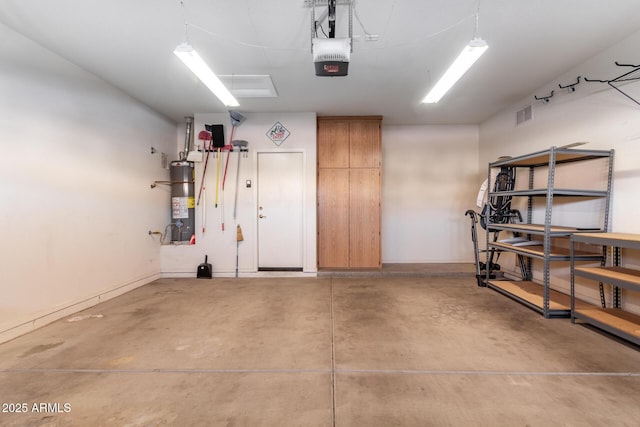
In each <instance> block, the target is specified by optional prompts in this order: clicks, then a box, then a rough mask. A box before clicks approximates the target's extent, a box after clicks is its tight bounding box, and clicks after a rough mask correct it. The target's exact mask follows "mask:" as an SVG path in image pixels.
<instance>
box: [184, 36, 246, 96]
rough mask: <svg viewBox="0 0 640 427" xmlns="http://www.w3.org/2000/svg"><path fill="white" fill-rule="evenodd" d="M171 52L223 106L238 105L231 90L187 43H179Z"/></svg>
mask: <svg viewBox="0 0 640 427" xmlns="http://www.w3.org/2000/svg"><path fill="white" fill-rule="evenodd" d="M173 53H175V55H176V56H177V57H178V58H180V60H181V61H182V62H184V65H186V66H187V67H189V69H190V70H191V71H192V72H193V74H195V75H196V76H197V77H198V78H199V79H200V81H201V82H202V83H204V84H205V85H206V86H207V87H208V88H209V90H210V91H211V92H213V94H214V95H215V96H217V97H218V99H219V100H220V101H221V102H222V103H223V104H224V105H225V106H227V107H238V106H240V104H238V101H237V100H236V99H235V98H234V97H233V95H232V94H231V92H229V90H228V89H227V88H226V87H225V86H224V85H223V84H222V82H221V81H220V79H219V78H218V77H217V76H216V75H215V74H214V73H213V71H211V68H209V66H208V65H207V64H206V63H205V62H204V61H203V60H202V58H201V57H200V55H198V52H196V51H195V49H194V48H193V47H191V45H190V44H189V43H181V44H179V45H178V47H176V50H174V51H173Z"/></svg>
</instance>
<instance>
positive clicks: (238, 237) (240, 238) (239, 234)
mask: <svg viewBox="0 0 640 427" xmlns="http://www.w3.org/2000/svg"><path fill="white" fill-rule="evenodd" d="M243 240H244V237H243V236H242V228H240V224H238V225H237V226H236V277H238V258H239V257H238V252H239V247H240V242H242V241H243Z"/></svg>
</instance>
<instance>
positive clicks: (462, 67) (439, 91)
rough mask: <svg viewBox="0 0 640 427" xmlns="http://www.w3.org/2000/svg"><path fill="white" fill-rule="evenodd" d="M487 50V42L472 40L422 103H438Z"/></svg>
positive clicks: (477, 39)
mask: <svg viewBox="0 0 640 427" xmlns="http://www.w3.org/2000/svg"><path fill="white" fill-rule="evenodd" d="M488 48H489V46H488V45H487V42H485V41H484V40H482V39H479V38H474V39H473V40H471V41H470V42H469V44H468V45H466V46H465V48H464V49H462V52H461V53H460V55H458V58H456V60H455V61H453V64H451V66H450V67H449V69H448V70H447V72H446V73H444V76H442V78H440V80H438V83H436V85H435V86H434V87H433V88H431V90H430V91H429V93H428V94H427V96H425V97H424V99H423V100H422V102H423V103H425V104H435V103H436V102H438V101H440V98H442V97H443V96H444V94H445V93H447V91H448V90H449V89H451V88H452V87H453V85H454V84H456V82H457V81H458V80H459V79H460V77H462V76H463V75H464V73H466V72H467V70H468V69H469V68H471V66H472V65H473V64H474V62H476V61H477V60H478V58H480V56H482V54H483V53H484V51H485V50H487V49H488Z"/></svg>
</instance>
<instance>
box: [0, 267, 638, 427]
mask: <svg viewBox="0 0 640 427" xmlns="http://www.w3.org/2000/svg"><path fill="white" fill-rule="evenodd" d="M0 400H1V401H2V405H3V407H2V413H0V425H19V426H22V425H33V426H41V425H45V426H50V425H51V426H57V425H64V426H97V425H103V426H107V425H109V426H125V425H126V426H151V425H153V426H158V425H181V426H199V425H202V426H279V427H280V426H333V425H335V426H385V427H386V426H448V425H453V426H469V425H474V426H500V425H502V426H525V425H526V426H550V425H572V426H586V425H588V426H607V427H610V426H636V425H637V423H638V420H639V419H640V351H638V348H637V347H632V346H630V345H627V344H625V343H623V342H619V341H617V340H616V339H613V338H612V337H610V336H605V335H603V334H602V333H600V332H598V331H596V330H593V329H590V328H588V327H586V326H582V325H573V324H571V322H570V321H569V320H567V319H554V320H545V319H544V318H542V317H541V316H540V315H538V314H536V313H534V312H533V311H531V310H529V309H527V308H525V307H524V306H521V305H519V304H518V303H516V302H514V301H512V300H509V299H507V298H505V297H503V296H501V295H499V294H497V293H495V292H493V291H491V290H489V289H486V288H478V287H477V286H476V285H475V278H474V277H473V276H472V275H461V276H459V277H428V276H423V277H334V276H328V277H319V278H287V279H276V278H269V279H232V278H230V279H214V280H206V279H205V280H203V279H200V280H198V279H162V280H159V281H156V282H154V283H151V284H149V285H146V286H144V287H141V288H139V289H137V290H135V291H132V292H130V293H128V294H126V295H123V296H120V297H118V298H116V299H113V300H111V301H108V302H105V303H103V304H100V305H98V306H96V307H93V308H91V309H89V310H86V311H84V312H81V313H78V314H77V315H75V316H72V317H69V318H66V319H63V320H60V321H58V322H56V323H53V324H51V325H49V326H47V327H44V328H42V329H39V330H36V331H35V332H32V333H30V334H28V335H25V336H22V337H20V338H17V339H15V340H13V341H10V342H8V343H4V344H2V345H0ZM23 404H24V405H23ZM42 404H44V405H42ZM20 409H24V410H26V412H22V413H15V412H16V411H17V410H20Z"/></svg>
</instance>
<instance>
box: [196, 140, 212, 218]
mask: <svg viewBox="0 0 640 427" xmlns="http://www.w3.org/2000/svg"><path fill="white" fill-rule="evenodd" d="M198 139H201V140H202V146H203V147H204V150H205V151H206V152H207V158H206V160H205V161H204V168H203V169H202V180H201V181H200V191H199V192H198V203H196V205H198V206H200V197H201V196H202V190H203V189H204V187H205V180H204V177H205V175H206V173H207V165H208V164H209V153H210V151H211V147H210V144H211V142H210V141H211V133H210V132H209V131H206V130H203V131H200V134H198ZM207 143H209V144H207Z"/></svg>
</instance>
